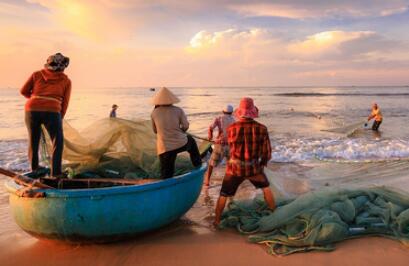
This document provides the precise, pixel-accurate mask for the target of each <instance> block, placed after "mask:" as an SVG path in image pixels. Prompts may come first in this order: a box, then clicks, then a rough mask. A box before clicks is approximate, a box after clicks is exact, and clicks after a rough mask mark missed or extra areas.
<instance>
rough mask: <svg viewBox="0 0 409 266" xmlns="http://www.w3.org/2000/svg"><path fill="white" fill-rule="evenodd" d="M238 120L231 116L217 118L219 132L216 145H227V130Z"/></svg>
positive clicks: (225, 115) (224, 115)
mask: <svg viewBox="0 0 409 266" xmlns="http://www.w3.org/2000/svg"><path fill="white" fill-rule="evenodd" d="M235 121H236V120H235V119H234V117H233V116H232V115H231V114H223V115H221V116H219V117H217V118H216V121H215V122H217V123H218V126H219V129H218V130H219V132H218V135H217V138H216V140H215V141H216V143H222V144H225V143H227V128H228V127H229V126H230V125H231V124H233V123H234V122H235Z"/></svg>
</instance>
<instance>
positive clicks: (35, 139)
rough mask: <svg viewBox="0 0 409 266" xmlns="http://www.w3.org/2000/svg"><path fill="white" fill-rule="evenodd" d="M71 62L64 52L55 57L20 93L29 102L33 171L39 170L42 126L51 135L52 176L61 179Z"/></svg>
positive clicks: (29, 149)
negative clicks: (66, 72)
mask: <svg viewBox="0 0 409 266" xmlns="http://www.w3.org/2000/svg"><path fill="white" fill-rule="evenodd" d="M69 62H70V60H69V58H68V57H65V56H64V55H62V54H61V53H56V54H55V55H51V56H50V57H48V59H47V63H46V64H45V65H44V69H43V70H40V71H36V72H34V73H33V74H32V75H31V76H30V77H29V79H28V80H27V82H26V83H25V84H24V86H23V87H22V88H21V90H20V93H21V94H22V95H23V96H24V97H26V98H27V99H28V100H27V102H26V104H25V122H26V126H27V129H28V137H29V148H28V157H29V160H30V164H31V170H32V171H33V172H35V171H37V170H38V169H39V159H38V149H39V143H40V138H41V126H42V125H44V126H45V128H46V129H47V132H48V134H49V135H50V138H51V141H52V144H53V149H52V164H51V173H50V174H51V176H54V177H60V176H61V174H62V171H61V161H62V153H63V148H64V135H63V126H62V120H63V118H64V116H65V114H66V112H67V108H68V103H69V101H70V95H71V80H70V79H69V78H68V77H67V75H65V74H64V70H65V68H66V67H67V66H68V64H69Z"/></svg>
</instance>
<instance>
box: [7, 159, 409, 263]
mask: <svg viewBox="0 0 409 266" xmlns="http://www.w3.org/2000/svg"><path fill="white" fill-rule="evenodd" d="M271 168H272V170H276V171H279V172H280V173H281V174H282V175H283V176H285V175H288V176H291V175H297V176H302V172H303V171H304V170H305V169H304V168H303V167H297V166H295V165H290V166H289V167H281V166H273V167H271ZM280 168H281V169H280ZM2 180H4V179H2ZM212 182H213V184H212V186H211V187H210V188H209V189H203V191H202V194H201V196H200V198H199V200H198V201H197V203H196V204H195V205H194V207H193V208H192V209H191V210H190V211H189V212H188V213H187V214H186V215H185V216H184V217H183V218H182V219H180V220H179V221H177V222H175V223H173V224H170V225H168V226H167V227H165V228H162V229H160V230H157V231H154V232H151V233H147V234H144V235H141V236H139V237H138V238H136V239H133V240H129V241H123V242H117V243H111V244H103V245H72V244H66V243H63V242H56V241H47V240H37V239H35V238H33V237H31V236H30V235H28V234H26V233H25V232H23V231H22V230H21V229H20V228H19V227H18V226H17V225H16V224H15V222H14V220H13V218H12V217H11V214H10V210H9V207H8V203H7V194H6V192H5V191H4V189H3V190H2V191H1V192H0V224H1V225H0V265H2V266H7V265H31V266H32V265H53V266H54V265H223V266H226V265H274V264H275V263H279V264H280V265H305V264H306V263H308V264H309V265H390V266H392V265H407V264H408V261H409V248H408V247H405V246H404V245H402V244H401V243H400V242H398V241H393V240H390V239H385V238H378V237H368V238H361V239H354V240H348V241H344V242H341V243H338V244H337V245H336V250H335V251H332V252H309V253H299V254H293V255H290V256H285V257H274V256H272V255H269V254H268V253H267V252H266V249H265V247H264V246H263V245H259V244H254V243H249V242H248V241H247V237H246V236H244V235H240V234H238V233H237V232H236V231H234V230H223V231H220V230H214V229H212V228H211V226H210V225H211V223H212V221H213V212H214V204H215V201H216V199H217V196H218V192H219V190H220V182H221V169H218V170H217V171H216V173H215V177H214V178H213V180H212ZM290 185H291V186H292V187H294V186H295V185H294V183H291V184H290ZM255 194H256V192H255V190H254V189H253V188H252V186H251V184H249V183H243V185H242V187H241V188H240V190H239V192H238V194H237V197H236V198H238V199H240V198H252V197H254V195H255Z"/></svg>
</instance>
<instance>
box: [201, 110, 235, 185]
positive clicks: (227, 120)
mask: <svg viewBox="0 0 409 266" xmlns="http://www.w3.org/2000/svg"><path fill="white" fill-rule="evenodd" d="M222 113H223V114H222V115H221V116H218V117H216V118H215V120H214V121H213V123H212V124H211V125H210V126H209V130H208V139H209V140H210V141H211V140H213V131H214V130H215V129H217V137H216V138H215V140H214V148H213V152H212V156H211V157H210V160H209V168H208V169H207V173H206V178H205V183H204V184H205V186H209V183H210V177H211V176H212V172H213V168H214V167H216V166H218V165H219V164H220V163H221V162H222V161H223V159H224V158H226V159H228V158H229V147H228V145H227V128H228V127H229V126H230V125H231V124H233V123H234V122H235V120H234V117H233V115H232V114H233V106H231V105H230V104H228V105H226V107H224V108H223V111H222Z"/></svg>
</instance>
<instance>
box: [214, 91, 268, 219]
mask: <svg viewBox="0 0 409 266" xmlns="http://www.w3.org/2000/svg"><path fill="white" fill-rule="evenodd" d="M235 115H236V116H237V118H238V119H239V121H237V122H235V123H233V124H232V125H230V126H229V127H228V128H227V143H228V145H229V148H230V159H229V161H228V162H227V167H226V175H225V176H224V179H223V184H222V188H221V191H220V197H219V199H218V201H217V205H216V217H215V222H214V224H215V225H216V226H217V225H218V224H219V223H220V219H221V214H222V212H223V210H224V207H225V205H226V200H227V198H228V197H232V196H234V195H235V194H236V191H237V188H238V187H239V186H240V184H241V183H242V182H243V181H244V180H246V179H247V180H249V181H250V182H251V183H252V184H253V185H254V186H255V187H256V188H261V189H262V190H263V194H264V199H265V201H266V203H267V205H268V206H269V208H270V209H272V210H273V209H275V202H274V197H273V194H272V193H271V190H270V187H269V185H270V184H269V182H268V180H267V177H266V175H265V174H264V171H263V169H264V167H265V166H267V163H268V161H269V160H270V159H271V144H270V139H269V136H268V131H267V127H266V126H264V125H262V124H260V123H258V122H257V121H255V120H254V118H256V117H258V109H257V107H256V106H254V102H253V99H251V98H243V99H241V101H240V106H239V108H238V109H237V110H236V111H235Z"/></svg>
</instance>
